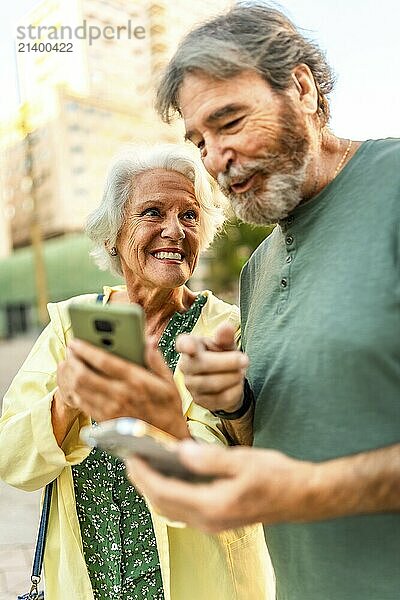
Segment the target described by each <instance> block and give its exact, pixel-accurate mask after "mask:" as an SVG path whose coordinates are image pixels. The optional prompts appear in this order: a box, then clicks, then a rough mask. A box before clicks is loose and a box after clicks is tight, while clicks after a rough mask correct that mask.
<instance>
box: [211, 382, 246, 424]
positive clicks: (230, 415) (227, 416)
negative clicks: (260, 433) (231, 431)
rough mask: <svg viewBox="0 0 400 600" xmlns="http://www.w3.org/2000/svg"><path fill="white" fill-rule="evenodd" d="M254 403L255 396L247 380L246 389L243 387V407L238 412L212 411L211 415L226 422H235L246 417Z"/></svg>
mask: <svg viewBox="0 0 400 600" xmlns="http://www.w3.org/2000/svg"><path fill="white" fill-rule="evenodd" d="M253 402H254V395H253V392H252V389H251V387H250V385H249V383H248V381H247V379H245V380H244V387H243V402H242V405H241V406H240V407H239V408H238V409H237V410H234V411H233V412H228V411H226V410H212V411H211V414H213V415H214V416H215V417H219V418H220V419H224V420H226V421H234V420H235V419H240V418H241V417H244V415H245V414H246V413H247V411H248V410H249V408H250V407H251V406H252V404H253Z"/></svg>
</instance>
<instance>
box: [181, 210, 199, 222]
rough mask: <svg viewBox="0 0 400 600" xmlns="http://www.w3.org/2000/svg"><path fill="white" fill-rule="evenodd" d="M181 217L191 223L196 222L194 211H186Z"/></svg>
mask: <svg viewBox="0 0 400 600" xmlns="http://www.w3.org/2000/svg"><path fill="white" fill-rule="evenodd" d="M183 216H184V218H185V219H190V220H191V221H196V219H197V213H195V212H194V210H187V211H186V212H185V214H184V215H183Z"/></svg>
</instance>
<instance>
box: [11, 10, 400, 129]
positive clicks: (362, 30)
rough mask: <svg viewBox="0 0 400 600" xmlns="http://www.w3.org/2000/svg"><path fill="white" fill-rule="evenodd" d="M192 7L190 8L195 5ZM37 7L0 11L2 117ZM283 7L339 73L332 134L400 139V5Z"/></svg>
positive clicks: (13, 93)
mask: <svg viewBox="0 0 400 600" xmlns="http://www.w3.org/2000/svg"><path fill="white" fill-rule="evenodd" d="M132 1H134V0H132ZM137 1H138V0H137ZM139 1H140V0H139ZM168 1H169V2H172V3H173V1H174V0H168ZM195 1H197V2H200V1H201V0H195ZM187 2H188V7H190V4H191V3H192V2H193V0H187ZM37 3H38V2H37V0H13V1H12V2H11V3H7V4H5V3H2V6H1V8H0V90H1V96H0V103H1V110H0V115H4V113H5V112H10V111H11V110H12V107H13V106H15V105H16V103H17V102H18V95H17V84H16V67H15V64H16V61H15V55H14V39H15V28H16V24H17V23H18V21H19V19H20V18H21V16H22V15H24V14H25V13H26V12H27V11H28V10H29V9H31V8H32V7H34V6H35V5H36V4H37ZM217 3H218V0H215V4H217ZM275 4H276V3H275ZM278 6H279V5H278ZM280 6H281V7H282V8H283V9H284V12H286V14H287V15H288V16H289V17H290V18H291V19H292V20H293V21H294V23H295V24H296V25H297V26H299V27H301V28H303V30H305V34H306V35H307V37H309V38H312V39H313V40H314V41H315V42H317V43H318V44H319V46H320V47H321V48H322V49H323V50H324V52H325V53H326V55H327V58H328V62H329V63H330V64H331V66H332V67H333V70H334V72H335V75H336V80H337V81H336V87H335V90H334V91H333V93H332V94H331V97H330V100H331V112H332V118H331V128H332V130H333V131H334V132H335V133H336V134H337V135H339V136H342V137H351V138H353V139H358V140H362V139H367V138H379V137H389V136H392V137H400V116H399V110H400V82H399V80H400V41H399V39H400V36H399V30H398V24H399V22H400V2H399V1H398V0H379V1H378V0H320V1H319V2H317V1H316V0H282V2H280Z"/></svg>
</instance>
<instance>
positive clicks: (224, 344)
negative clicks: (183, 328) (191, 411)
mask: <svg viewBox="0 0 400 600" xmlns="http://www.w3.org/2000/svg"><path fill="white" fill-rule="evenodd" d="M176 349H177V351H178V352H180V353H181V355H182V357H181V361H180V363H179V366H180V368H181V369H182V372H183V374H184V376H185V385H186V387H187V389H188V390H189V392H190V394H191V395H192V397H193V400H194V401H195V402H196V404H200V406H203V407H204V408H207V409H208V410H211V411H213V410H224V411H226V412H234V411H236V410H238V409H239V408H240V407H241V405H242V403H243V383H244V376H245V372H246V368H247V366H248V364H249V360H248V358H247V356H246V354H243V352H240V351H239V350H237V347H236V344H235V329H234V328H233V327H232V326H231V325H228V324H226V323H223V324H222V325H220V326H219V327H218V328H217V330H216V332H215V337H214V339H213V340H211V339H209V338H202V337H196V336H194V335H180V336H179V337H178V338H177V340H176Z"/></svg>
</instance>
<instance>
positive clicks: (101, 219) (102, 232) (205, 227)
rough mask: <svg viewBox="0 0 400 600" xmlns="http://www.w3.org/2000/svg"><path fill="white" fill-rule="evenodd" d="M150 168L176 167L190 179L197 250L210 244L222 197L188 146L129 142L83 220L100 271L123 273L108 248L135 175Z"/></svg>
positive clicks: (221, 210) (114, 239)
mask: <svg viewBox="0 0 400 600" xmlns="http://www.w3.org/2000/svg"><path fill="white" fill-rule="evenodd" d="M153 169H165V170H167V171H177V172H178V173H182V175H184V176H185V177H187V178H188V179H189V180H190V181H191V182H192V183H193V186H194V192H195V196H196V200H197V202H198V203H199V207H200V215H199V221H200V250H205V249H206V248H207V247H208V246H209V245H210V244H211V242H212V241H213V239H214V236H215V234H216V233H217V231H218V230H219V229H220V228H221V227H222V224H223V222H224V220H225V219H224V206H225V197H224V196H222V194H221V192H220V191H219V188H218V186H217V184H216V182H215V181H214V180H213V179H212V178H211V177H210V176H209V174H208V173H207V171H206V170H205V168H204V166H203V164H202V162H201V160H200V159H199V158H198V157H197V156H195V155H194V154H193V153H192V151H191V150H190V149H189V147H187V146H183V145H177V144H157V145H154V146H128V147H126V149H124V150H123V152H122V153H121V154H120V155H118V156H117V158H116V159H115V160H114V162H113V164H112V166H111V168H110V170H109V172H108V176H107V180H106V184H105V188H104V193H103V199H102V201H101V204H100V206H99V207H98V208H97V209H96V210H95V211H94V212H92V213H91V215H90V216H89V218H88V220H87V223H86V233H87V235H88V236H89V238H90V239H91V240H92V241H93V242H94V248H93V250H92V251H91V253H90V254H91V256H92V257H93V259H94V261H95V263H96V264H97V266H98V267H99V268H100V269H102V270H103V271H107V270H109V271H111V272H112V273H114V274H116V275H123V273H122V269H121V263H120V259H119V256H118V255H117V256H111V254H110V252H109V250H110V249H111V248H112V247H113V246H116V243H117V237H118V234H119V232H120V231H121V228H122V226H123V224H124V220H125V216H126V207H127V204H128V202H129V200H130V199H131V198H132V194H133V191H134V189H135V178H136V176H137V175H139V174H141V173H145V172H146V171H151V170H153ZM106 243H107V247H106Z"/></svg>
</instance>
